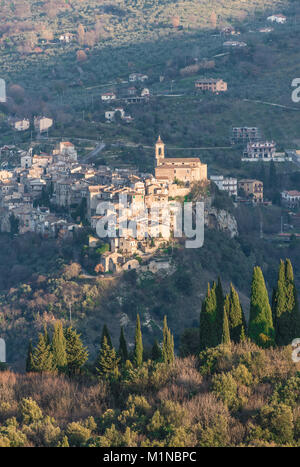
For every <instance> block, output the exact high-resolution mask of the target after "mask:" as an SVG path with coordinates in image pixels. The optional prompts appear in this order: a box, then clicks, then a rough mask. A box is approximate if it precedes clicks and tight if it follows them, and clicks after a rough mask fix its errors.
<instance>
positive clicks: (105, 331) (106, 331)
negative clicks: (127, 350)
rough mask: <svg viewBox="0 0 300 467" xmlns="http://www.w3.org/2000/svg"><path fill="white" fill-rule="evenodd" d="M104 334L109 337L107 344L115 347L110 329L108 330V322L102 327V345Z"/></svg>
mask: <svg viewBox="0 0 300 467" xmlns="http://www.w3.org/2000/svg"><path fill="white" fill-rule="evenodd" d="M104 336H105V337H106V339H107V344H108V345H109V346H110V347H113V345H112V342H111V338H110V334H109V330H108V327H107V326H106V324H104V326H103V329H102V336H101V345H102V344H103V340H104Z"/></svg>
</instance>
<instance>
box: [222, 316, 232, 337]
mask: <svg viewBox="0 0 300 467" xmlns="http://www.w3.org/2000/svg"><path fill="white" fill-rule="evenodd" d="M230 343H231V341H230V332H229V323H228V316H227V313H226V309H225V307H224V311H223V332H222V344H225V345H229V344H230Z"/></svg>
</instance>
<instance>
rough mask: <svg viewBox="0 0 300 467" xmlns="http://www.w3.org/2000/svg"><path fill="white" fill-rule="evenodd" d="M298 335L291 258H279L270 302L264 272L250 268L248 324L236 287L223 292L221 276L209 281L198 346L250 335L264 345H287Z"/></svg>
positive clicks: (298, 316) (299, 315) (299, 318)
mask: <svg viewBox="0 0 300 467" xmlns="http://www.w3.org/2000/svg"><path fill="white" fill-rule="evenodd" d="M299 336H300V311H299V303H298V297H297V290H296V287H295V281H294V273H293V267H292V264H291V261H290V260H289V259H286V261H283V260H281V261H280V265H279V270H278V279H277V285H276V287H275V288H274V289H273V293H272V301H271V304H270V301H269V296H268V291H267V288H266V284H265V280H264V276H263V273H262V270H261V268H260V267H259V266H255V267H254V269H253V275H252V283H251V293H250V316H249V322H248V325H247V323H246V319H245V315H244V311H243V309H242V306H241V303H240V299H239V296H238V293H237V291H236V290H235V288H234V287H233V285H232V284H230V291H229V294H227V295H225V296H224V293H223V288H222V284H221V280H220V278H219V279H218V281H217V282H214V283H213V284H212V286H210V284H208V289H207V293H206V297H205V299H204V301H203V303H202V308H201V313H200V350H204V349H206V348H209V347H215V346H217V345H219V344H221V343H223V344H229V343H230V342H231V341H232V342H234V343H238V342H243V341H244V340H245V339H247V338H248V339H250V340H251V341H253V342H255V343H256V344H257V345H259V346H260V347H263V348H267V347H272V346H276V345H278V346H283V345H289V344H290V343H291V342H292V340H293V339H294V338H297V337H299Z"/></svg>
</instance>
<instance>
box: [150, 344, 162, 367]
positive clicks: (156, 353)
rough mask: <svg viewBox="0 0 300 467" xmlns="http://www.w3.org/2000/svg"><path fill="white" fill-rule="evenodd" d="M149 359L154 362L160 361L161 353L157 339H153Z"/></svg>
mask: <svg viewBox="0 0 300 467" xmlns="http://www.w3.org/2000/svg"><path fill="white" fill-rule="evenodd" d="M151 358H152V360H153V361H154V362H159V361H160V360H161V359H162V351H161V348H160V345H159V343H158V340H157V339H155V341H154V344H153V347H152V351H151Z"/></svg>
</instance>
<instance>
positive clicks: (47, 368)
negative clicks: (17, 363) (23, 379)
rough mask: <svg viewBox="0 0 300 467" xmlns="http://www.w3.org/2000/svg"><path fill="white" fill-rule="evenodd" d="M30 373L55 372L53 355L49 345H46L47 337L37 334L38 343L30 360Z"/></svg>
mask: <svg viewBox="0 0 300 467" xmlns="http://www.w3.org/2000/svg"><path fill="white" fill-rule="evenodd" d="M31 367H32V371H37V372H41V373H42V372H51V371H54V370H55V365H54V363H53V355H52V352H51V348H50V345H49V344H48V343H47V336H45V334H42V333H40V334H39V341H38V344H37V346H36V348H35V349H34V351H33V353H32V358H31Z"/></svg>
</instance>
